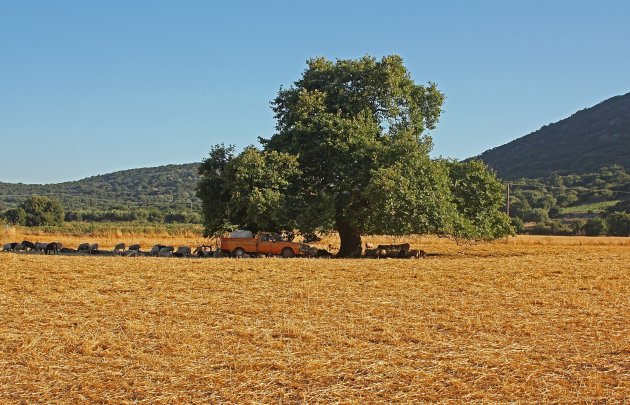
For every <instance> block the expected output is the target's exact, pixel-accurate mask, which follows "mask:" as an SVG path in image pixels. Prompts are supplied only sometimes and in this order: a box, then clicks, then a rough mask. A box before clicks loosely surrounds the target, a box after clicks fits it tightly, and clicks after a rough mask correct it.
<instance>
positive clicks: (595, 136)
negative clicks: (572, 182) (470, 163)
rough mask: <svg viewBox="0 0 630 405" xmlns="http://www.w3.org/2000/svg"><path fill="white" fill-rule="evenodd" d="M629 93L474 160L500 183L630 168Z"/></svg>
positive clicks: (547, 126) (543, 128)
mask: <svg viewBox="0 0 630 405" xmlns="http://www.w3.org/2000/svg"><path fill="white" fill-rule="evenodd" d="M629 151H630V93H628V94H625V95H623V96H617V97H613V98H610V99H608V100H606V101H604V102H602V103H600V104H597V105H596V106H594V107H591V108H587V109H584V110H581V111H578V112H577V113H575V114H574V115H572V116H571V117H569V118H566V119H564V120H561V121H559V122H556V123H554V124H549V125H546V126H544V127H542V128H541V129H539V130H538V131H535V132H533V133H531V134H529V135H526V136H524V137H522V138H519V139H516V140H514V141H512V142H510V143H507V144H505V145H503V146H499V147H497V148H494V149H490V150H488V151H486V152H484V153H482V154H481V155H480V156H479V158H480V159H481V160H483V161H484V162H486V163H487V164H488V166H490V167H491V168H493V169H494V170H496V171H497V172H498V175H499V177H501V178H503V179H518V178H530V179H531V178H538V177H545V176H548V175H549V174H550V173H552V172H558V173H560V174H563V175H567V174H578V175H582V174H584V173H590V172H595V171H597V170H599V169H600V168H602V167H604V166H611V165H615V164H618V165H621V166H623V167H626V168H630V153H629Z"/></svg>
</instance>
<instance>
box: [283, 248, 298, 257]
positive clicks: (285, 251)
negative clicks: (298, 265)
mask: <svg viewBox="0 0 630 405" xmlns="http://www.w3.org/2000/svg"><path fill="white" fill-rule="evenodd" d="M282 257H284V258H287V259H288V258H290V257H295V252H294V251H293V249H291V248H288V247H287V248H284V249H282Z"/></svg>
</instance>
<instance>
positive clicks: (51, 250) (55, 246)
mask: <svg viewBox="0 0 630 405" xmlns="http://www.w3.org/2000/svg"><path fill="white" fill-rule="evenodd" d="M62 247H63V245H62V244H61V243H59V242H52V243H49V244H47V245H46V249H44V254H47V255H48V254H55V255H57V254H59V250H61V248H62Z"/></svg>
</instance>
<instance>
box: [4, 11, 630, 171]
mask: <svg viewBox="0 0 630 405" xmlns="http://www.w3.org/2000/svg"><path fill="white" fill-rule="evenodd" d="M629 50H630V2H627V1H599V2H595V1H590V2H580V1H518V2H517V1H478V2H472V1H451V2H448V1H444V2H437V1H390V2H384V1H342V0H337V1H316V2H315V1H312V2H306V1H285V2H273V1H268V2H262V1H252V2H236V1H232V2H225V3H219V2H211V1H181V2H176V1H158V0H151V1H115V0H107V1H105V0H91V1H78V0H77V1H63V0H55V1H53V0H51V1H24V0H0V181H8V182H25V183H48V182H59V181H64V180H73V179H80V178H83V177H87V176H90V175H95V174H101V173H107V172H111V171H115V170H121V169H128V168H135V167H146V166H157V165H163V164H169V163H187V162H195V161H200V160H201V159H202V158H203V157H204V156H206V154H207V152H208V150H209V149H210V146H211V145H213V144H216V143H220V142H225V143H234V144H236V145H237V146H239V147H243V146H245V145H248V144H252V143H256V139H257V137H258V136H264V137H267V136H269V135H271V134H272V133H273V131H274V120H273V115H272V112H271V109H270V108H269V102H270V101H271V100H272V99H273V98H274V96H275V95H276V93H277V91H278V89H279V87H280V86H281V85H284V86H288V85H290V84H291V83H292V82H293V81H295V80H297V79H298V78H299V76H300V74H301V72H302V71H303V70H304V68H305V61H306V59H308V58H310V57H314V56H326V57H328V58H331V59H336V58H340V59H343V58H357V57H360V56H363V55H365V54H371V55H374V56H376V57H381V56H383V55H387V54H399V55H401V56H402V57H403V59H404V61H405V64H406V66H407V67H408V69H409V70H410V71H411V73H412V76H413V78H414V80H415V81H416V82H418V83H427V82H428V81H433V82H436V83H437V84H438V86H439V87H440V88H441V89H442V90H443V91H444V92H445V93H446V96H447V100H446V103H445V106H444V109H445V112H444V114H443V115H442V118H441V121H440V123H439V125H438V128H437V129H436V130H435V131H433V132H432V136H433V137H434V143H435V149H434V151H433V155H434V156H439V155H442V156H448V157H454V158H466V157H470V156H474V155H477V154H479V153H480V152H482V151H484V150H486V149H488V148H491V147H494V146H498V145H501V144H504V143H506V142H509V141H510V140H512V139H515V138H517V137H520V136H523V135H525V134H527V133H529V132H531V131H533V130H536V129H538V128H540V127H541V126H543V125H545V124H548V123H550V122H554V121H557V120H559V119H562V118H565V117H566V116H568V115H570V114H572V113H573V112H575V111H577V110H579V109H582V108H585V107H589V106H591V105H593V104H596V103H598V102H600V101H603V100H604V99H606V98H609V97H612V96H615V95H619V94H624V93H627V92H629V91H630V52H629Z"/></svg>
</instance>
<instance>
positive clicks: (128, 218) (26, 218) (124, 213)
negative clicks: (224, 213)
mask: <svg viewBox="0 0 630 405" xmlns="http://www.w3.org/2000/svg"><path fill="white" fill-rule="evenodd" d="M0 220H2V221H3V222H5V223H7V224H10V225H23V226H57V225H61V224H62V223H63V222H64V221H67V222H75V221H77V222H81V221H85V222H150V223H167V224H174V223H193V224H198V223H201V215H200V214H199V213H197V212H190V211H175V210H172V211H164V210H159V209H137V210H133V211H131V210H117V209H112V210H71V211H64V209H63V207H62V204H61V203H60V202H59V201H58V200H56V199H54V198H50V197H46V196H36V195H35V196H32V197H29V198H27V199H26V200H25V201H23V202H22V203H20V204H19V206H18V207H17V208H11V209H8V210H6V211H4V213H2V214H1V215H0Z"/></svg>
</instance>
